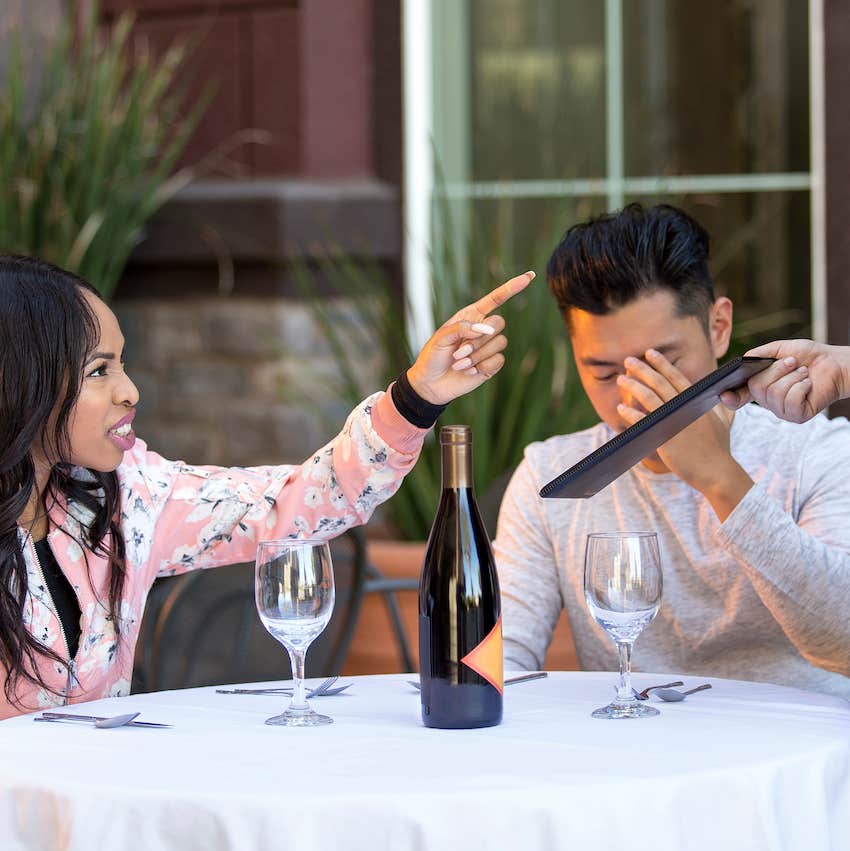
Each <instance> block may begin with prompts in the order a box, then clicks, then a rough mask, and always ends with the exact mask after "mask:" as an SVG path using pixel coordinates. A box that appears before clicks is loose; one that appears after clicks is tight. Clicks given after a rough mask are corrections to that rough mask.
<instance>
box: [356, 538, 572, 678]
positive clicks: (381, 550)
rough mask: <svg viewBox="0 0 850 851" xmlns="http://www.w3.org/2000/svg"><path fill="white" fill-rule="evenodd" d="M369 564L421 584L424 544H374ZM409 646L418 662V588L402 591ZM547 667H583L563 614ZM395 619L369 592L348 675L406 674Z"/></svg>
mask: <svg viewBox="0 0 850 851" xmlns="http://www.w3.org/2000/svg"><path fill="white" fill-rule="evenodd" d="M368 554H369V560H370V562H371V563H372V564H374V565H375V567H377V568H378V569H379V570H380V571H381V573H382V574H383V575H384V576H385V577H387V578H388V579H408V580H413V581H415V582H416V581H418V580H419V573H420V571H421V569H422V560H423V559H424V557H425V541H412V542H411V541H369V545H368ZM395 594H396V600H397V601H398V605H399V609H400V613H401V619H402V622H403V624H404V632H405V636H406V638H407V643H408V647H409V649H410V653H411V656H412V658H413V661H414V666H416V663H417V657H418V652H419V635H418V629H419V627H418V601H417V594H416V591H414V590H405V591H397V592H395ZM544 667H545V668H546V669H547V670H552V671H570V670H577V669H578V662H577V660H576V653H575V646H574V644H573V637H572V632H571V631H570V627H569V624H568V623H567V619H566V617H565V616H564V615H563V613H562V614H561V618H560V620H559V621H558V625H557V627H556V628H555V633H554V635H553V637H552V644H551V645H550V647H549V653H548V654H547V656H546V662H545V664H544ZM403 670H404V666H403V664H402V658H401V653H400V651H399V648H398V642H397V640H396V636H395V633H394V631H393V627H392V621H391V619H390V616H389V613H388V611H387V606H386V603H385V600H384V596H383V595H382V594H377V593H374V594H367V595H366V599H365V600H364V602H363V608H362V610H361V612H360V619H359V622H358V625H357V630H356V632H355V633H354V637H353V639H352V641H351V646H350V649H349V652H348V657H347V658H346V662H345V665H344V667H343V673H344V674H350V675H354V674H390V673H400V672H403Z"/></svg>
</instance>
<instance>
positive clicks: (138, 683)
mask: <svg viewBox="0 0 850 851" xmlns="http://www.w3.org/2000/svg"><path fill="white" fill-rule="evenodd" d="M330 543H331V551H332V559H333V564H334V580H335V586H336V605H335V607H334V613H333V617H332V618H331V621H330V623H329V624H328V626H327V628H326V629H325V630H324V632H323V633H322V634H321V635H320V636H319V638H317V639H316V641H315V642H314V643H313V644H312V645H311V647H310V651H309V653H308V654H307V676H311V677H317V676H327V675H328V674H336V673H339V671H340V669H341V667H342V664H343V662H344V660H345V656H346V653H347V652H348V646H349V643H350V642H351V638H352V636H353V634H354V628H355V626H356V624H357V619H358V616H359V614H360V607H361V605H362V602H363V594H364V593H366V590H367V576H368V570H367V564H366V543H365V540H364V537H363V533H362V531H361V530H360V529H352V530H349V531H347V532H346V533H345V534H344V535H341V536H340V537H338V538H336V539H335V540H333V541H331V542H330ZM290 676H291V673H290V666H289V659H288V656H287V653H286V651H285V650H284V648H283V647H282V646H281V645H280V644H279V643H278V642H277V641H275V639H273V638H272V637H271V636H270V635H269V634H268V633H267V632H266V630H265V628H264V627H263V625H262V623H261V622H260V619H259V616H258V615H257V610H256V607H255V604H254V566H253V565H252V564H239V565H232V566H230V567H219V568H215V569H213V570H197V571H192V572H190V573H186V574H182V575H180V576H174V577H165V578H163V579H158V580H157V581H156V583H155V584H154V586H153V588H152V589H151V593H150V595H149V596H148V603H147V606H146V608H145V615H144V618H143V620H142V626H141V631H140V633H139V642H138V645H137V648H136V664H135V669H134V673H133V691H134V692H146V691H161V690H165V689H174V688H192V687H196V686H203V685H214V684H219V683H233V682H258V681H262V680H278V679H287V678H289V677H290Z"/></svg>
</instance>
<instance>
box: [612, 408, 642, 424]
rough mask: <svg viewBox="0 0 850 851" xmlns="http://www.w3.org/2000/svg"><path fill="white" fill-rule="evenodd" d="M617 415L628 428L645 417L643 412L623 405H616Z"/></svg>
mask: <svg viewBox="0 0 850 851" xmlns="http://www.w3.org/2000/svg"><path fill="white" fill-rule="evenodd" d="M617 413H618V414H619V415H620V418H621V419H622V420H623V422H625V423H627V424H628V425H630V426H632V425H634V424H635V423H637V422H640V421H641V420H642V419H643V418H644V417H645V416H646V414H645V413H644V412H643V411H639V410H638V409H637V408H633V407H631V405H625V404H623V403H620V404H619V405H617Z"/></svg>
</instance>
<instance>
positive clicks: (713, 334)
mask: <svg viewBox="0 0 850 851" xmlns="http://www.w3.org/2000/svg"><path fill="white" fill-rule="evenodd" d="M732 312H733V308H732V302H731V300H730V299H728V298H726V296H721V297H720V298H719V299H717V301H715V302H714V304H713V305H712V306H711V310H709V312H708V337H709V340H711V348H712V351H713V352H714V357H716V358H722V357H723V355H725V354H726V352H727V351H729V341H730V339H731V338H732Z"/></svg>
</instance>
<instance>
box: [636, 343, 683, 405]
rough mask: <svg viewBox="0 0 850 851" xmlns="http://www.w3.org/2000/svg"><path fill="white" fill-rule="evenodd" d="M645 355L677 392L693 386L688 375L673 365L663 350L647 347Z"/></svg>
mask: <svg viewBox="0 0 850 851" xmlns="http://www.w3.org/2000/svg"><path fill="white" fill-rule="evenodd" d="M645 357H646V362H647V363H648V364H649V365H650V366H651V367H652V368H653V369H654V370H655V371H656V372H658V373H660V374H661V375H663V376H664V377H665V378H666V379H667V380H668V381H669V382H670V386H671V387H672V388H673V389H674V390H675V391H676V393H681V392H682V391H683V390H687V389H688V387H690V386H691V382H690V381H689V380H688V378H687V376H685V374H684V373H683V372H681V371H680V370H679V369H677V368H676V367H675V366H673V364H672V363H670V361H669V360H667V358H665V357H664V355H662V354H661V352H659V351H656V350H655V349H647V350H646V355H645ZM674 395H675V394H674ZM671 398H672V397H671Z"/></svg>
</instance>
